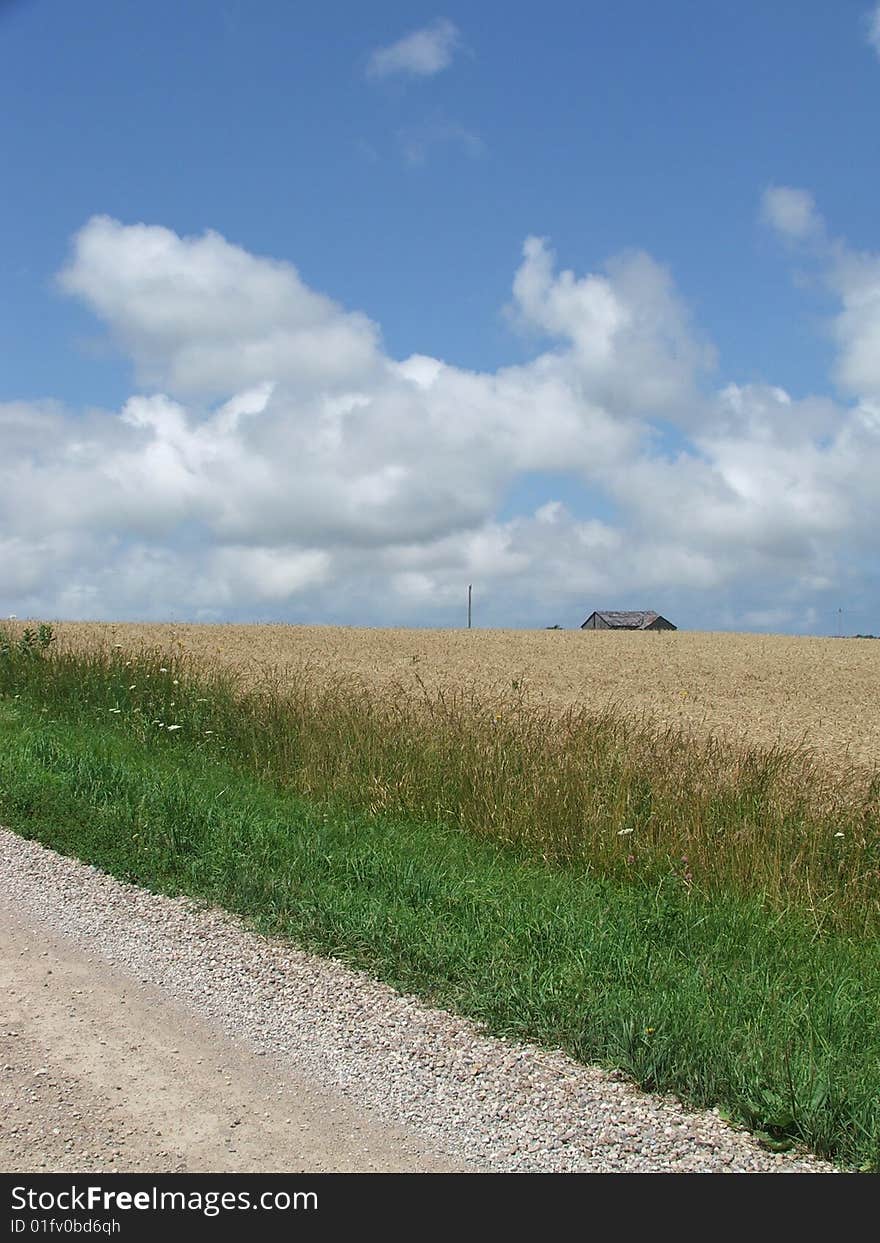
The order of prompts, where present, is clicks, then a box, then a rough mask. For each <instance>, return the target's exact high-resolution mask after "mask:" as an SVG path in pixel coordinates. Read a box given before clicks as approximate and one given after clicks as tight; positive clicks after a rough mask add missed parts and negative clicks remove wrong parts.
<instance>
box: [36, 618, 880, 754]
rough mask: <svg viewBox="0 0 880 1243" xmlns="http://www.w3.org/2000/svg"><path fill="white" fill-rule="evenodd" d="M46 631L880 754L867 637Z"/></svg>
mask: <svg viewBox="0 0 880 1243" xmlns="http://www.w3.org/2000/svg"><path fill="white" fill-rule="evenodd" d="M56 634H57V636H58V640H59V644H60V646H61V647H68V646H69V647H76V648H81V647H97V648H104V649H106V648H109V647H112V646H113V645H114V644H121V645H122V646H123V647H124V648H125V649H127V650H129V649H130V650H133V651H136V650H139V649H141V648H144V647H147V648H159V649H161V650H163V651H168V652H169V653H174V654H175V655H178V656H185V657H189V658H191V659H193V660H195V661H196V662H197V663H198V664H199V665H201V666H203V667H214V668H222V669H226V670H231V671H234V672H235V673H236V674H237V675H239V676H240V677H241V678H242V679H243V681H244V682H245V683H247V684H251V685H252V684H256V683H259V682H260V681H262V680H264V679H266V680H269V681H271V682H272V683H273V684H275V685H282V686H283V684H284V682H285V681H290V680H292V679H293V678H295V677H298V676H300V675H301V674H302V672H303V671H308V674H309V676H310V677H311V678H317V679H318V680H319V681H326V682H335V681H337V680H340V679H341V680H344V681H354V682H356V683H359V684H360V685H363V686H365V687H367V688H369V689H370V690H372V691H374V692H375V693H376V694H377V695H382V696H385V695H395V696H396V695H401V694H404V695H411V696H414V697H418V696H421V695H424V694H425V693H426V692H427V693H429V694H435V693H436V692H438V691H440V690H443V691H450V690H452V689H465V690H468V691H473V692H475V693H476V694H477V695H478V696H479V697H480V698H482V699H488V700H490V701H496V700H497V701H501V700H510V699H511V698H514V699H519V698H522V699H524V700H525V701H526V702H527V703H534V704H539V705H542V706H544V707H551V708H554V709H555V708H558V709H560V710H564V709H565V708H567V707H569V706H572V705H586V706H587V707H591V708H603V707H606V706H608V705H609V704H611V705H614V706H615V707H617V708H618V709H619V710H622V711H623V712H625V713H627V714H631V715H635V716H639V717H642V718H643V719H646V720H648V721H650V722H651V723H653V724H655V725H658V726H669V725H671V726H677V727H684V728H685V729H690V730H695V731H696V732H698V733H699V734H701V735H705V734H712V735H715V736H717V737H719V738H729V739H731V740H738V741H744V742H747V743H750V744H757V745H761V746H763V745H773V744H777V743H780V744H782V745H785V746H792V745H801V746H805V747H807V748H808V749H810V750H811V751H813V752H814V753H815V754H816V756H817V758H818V757H822V758H824V759H827V760H831V761H833V762H834V764H835V766H837V765H841V764H842V765H850V764H852V765H856V766H858V767H860V768H861V767H869V768H874V767H877V766H880V694H878V691H880V642H872V641H870V640H859V639H834V638H812V637H810V638H804V637H793V636H784V635H761V634H734V633H710V632H698V631H677V632H669V633H659V634H644V633H638V632H621V633H614V632H609V631H593V632H586V631H579V630H573V631H521V630H516V631H515V630H471V631H467V630H415V629H413V630H404V629H358V628H350V627H336V626H287V625H195V624H172V623H169V624H140V623H109V622H108V623H90V622H89V623H87V622H61V623H56Z"/></svg>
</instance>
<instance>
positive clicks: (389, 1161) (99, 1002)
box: [0, 895, 463, 1173]
mask: <svg viewBox="0 0 880 1243" xmlns="http://www.w3.org/2000/svg"><path fill="white" fill-rule="evenodd" d="M0 998H2V1001H0V1007H2V1009H0V1169H2V1170H4V1171H7V1172H17V1171H39V1170H57V1171H68V1170H69V1171H74V1170H75V1171H87V1170H101V1171H107V1170H114V1169H118V1170H142V1171H149V1172H151V1173H156V1172H163V1171H217V1172H219V1171H223V1172H226V1171H244V1170H256V1171H285V1172H288V1171H289V1172H299V1171H308V1172H311V1173H319V1172H323V1171H341V1170H356V1171H373V1170H375V1171H380V1170H401V1171H406V1170H444V1169H445V1170H450V1169H461V1168H463V1167H462V1166H461V1164H460V1162H459V1163H458V1164H456V1163H455V1162H454V1161H453V1160H452V1159H449V1158H444V1157H443V1155H442V1154H437V1153H432V1152H430V1151H428V1150H427V1148H426V1146H425V1141H424V1140H420V1139H417V1138H414V1137H412V1136H410V1135H408V1134H406V1133H405V1132H403V1131H397V1130H395V1129H394V1128H392V1127H389V1126H386V1125H384V1124H380V1123H378V1122H377V1121H376V1120H373V1119H369V1118H365V1117H364V1116H363V1115H362V1114H361V1113H359V1112H358V1111H357V1110H356V1109H355V1108H354V1107H353V1105H352V1104H351V1103H350V1102H346V1101H344V1100H342V1099H341V1098H336V1097H334V1096H332V1095H329V1094H328V1093H326V1092H324V1091H321V1090H319V1089H317V1088H316V1087H315V1086H314V1085H313V1084H310V1083H308V1082H305V1081H302V1080H298V1079H296V1078H294V1077H293V1076H291V1075H290V1074H282V1073H281V1072H279V1071H278V1070H276V1069H275V1068H273V1067H272V1066H270V1065H269V1064H268V1063H267V1061H266V1059H265V1058H264V1057H260V1056H259V1055H258V1054H257V1053H255V1052H252V1051H250V1050H249V1049H247V1048H246V1047H245V1046H243V1045H240V1044H238V1043H235V1042H233V1041H231V1040H230V1039H229V1038H228V1037H226V1036H225V1035H224V1034H223V1033H222V1032H220V1031H219V1030H218V1029H217V1027H216V1025H215V1024H212V1023H210V1022H206V1021H204V1020H202V1019H200V1017H199V1016H198V1015H196V1014H194V1013H190V1012H188V1011H186V1010H185V1009H183V1008H182V1007H179V1006H177V1005H175V1004H174V1003H172V1002H170V1001H169V999H168V997H167V996H166V995H164V994H163V993H162V992H161V991H160V990H159V989H157V988H155V987H152V986H150V985H148V984H144V983H142V982H140V981H138V980H137V979H136V978H135V977H133V976H132V975H130V974H128V973H126V972H125V971H124V970H122V969H120V967H119V965H118V964H115V965H113V966H111V965H110V964H108V963H107V962H105V961H103V960H102V958H101V957H100V955H99V954H98V952H97V951H95V952H93V953H87V952H83V950H82V949H81V948H79V947H78V946H77V945H75V944H73V943H72V942H70V941H67V940H65V939H61V938H58V937H54V936H52V935H50V934H48V933H47V932H46V931H45V930H44V929H41V928H39V927H38V926H37V925H36V924H35V923H34V922H33V921H31V920H29V918H28V916H27V914H26V912H24V911H23V910H22V909H21V907H19V906H15V905H12V904H10V903H8V902H5V901H4V900H3V897H2V895H0Z"/></svg>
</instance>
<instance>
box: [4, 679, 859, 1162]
mask: <svg viewBox="0 0 880 1243" xmlns="http://www.w3.org/2000/svg"><path fill="white" fill-rule="evenodd" d="M34 663H35V664H36V663H38V662H36V661H35V662H34ZM105 673H106V670H105ZM41 676H42V675H41ZM172 681H174V679H172ZM132 684H134V680H132ZM25 685H26V680H21V677H20V680H19V686H20V687H24V686H25ZM30 685H31V692H32V693H31V695H30V698H28V694H27V693H26V692H23V691H21V690H19V691H18V692H16V693H17V694H20V695H21V696H22V697H21V698H19V699H18V700H15V699H10V698H6V699H4V700H3V701H0V821H2V822H3V823H5V824H6V825H8V826H9V827H11V828H13V829H15V830H16V831H17V832H19V833H21V834H22V835H24V836H28V837H33V838H36V839H38V840H40V841H42V842H44V843H45V844H46V845H49V846H52V847H53V848H55V849H57V850H60V851H62V852H64V853H67V854H70V855H74V856H77V857H79V858H82V859H85V860H87V861H88V862H90V863H93V864H95V865H97V866H99V867H101V868H103V869H105V870H107V871H108V872H110V873H112V874H114V875H116V876H119V877H121V878H123V879H126V880H132V881H136V882H137V883H139V884H142V885H145V886H147V887H149V888H153V889H156V890H159V891H163V892H167V893H185V894H189V895H192V896H196V897H200V898H204V899H207V900H208V901H210V902H214V903H217V904H220V905H222V906H224V907H226V908H227V909H229V910H232V911H235V912H238V913H239V914H241V915H244V916H246V917H247V918H249V919H250V920H252V921H253V923H254V924H255V926H256V927H258V928H259V929H260V930H262V931H264V932H269V933H273V934H277V935H282V936H287V937H290V938H292V939H293V940H295V941H296V942H297V943H298V944H300V945H303V946H305V947H307V948H310V949H314V950H317V951H320V952H323V953H330V954H332V955H334V956H337V957H339V958H342V959H344V960H345V961H348V962H350V963H352V964H354V965H357V966H361V967H364V968H366V969H368V970H370V971H371V972H373V973H374V974H376V975H377V976H379V977H380V978H382V979H384V980H387V981H388V982H390V983H392V984H394V985H396V986H398V987H401V988H404V989H407V990H410V991H413V992H416V993H419V994H421V995H422V996H424V997H426V998H428V999H429V1000H431V1001H432V1002H434V1003H436V1004H439V1005H442V1006H446V1007H450V1008H453V1009H456V1010H458V1011H459V1012H461V1013H463V1014H467V1015H470V1016H472V1017H473V1018H475V1019H477V1020H479V1021H482V1022H484V1023H485V1024H486V1025H487V1026H488V1028H489V1029H490V1030H492V1031H494V1032H497V1033H501V1034H504V1035H508V1036H514V1037H520V1038H527V1039H530V1040H534V1041H537V1042H539V1043H541V1044H545V1045H549V1046H560V1047H562V1048H564V1049H566V1050H568V1051H569V1052H570V1053H572V1054H573V1055H574V1056H575V1057H577V1058H580V1059H581V1060H583V1061H586V1062H599V1063H602V1064H605V1065H608V1066H617V1067H620V1068H622V1069H624V1070H625V1071H626V1072H628V1073H629V1074H630V1075H632V1077H633V1078H634V1079H635V1080H636V1081H637V1082H638V1083H640V1084H642V1085H643V1086H644V1087H646V1088H656V1089H663V1090H671V1091H674V1092H676V1093H677V1094H678V1095H679V1096H680V1097H682V1098H683V1099H684V1100H686V1101H689V1102H692V1103H694V1104H696V1105H716V1104H720V1105H721V1106H723V1107H724V1108H725V1109H726V1110H727V1111H728V1112H729V1113H730V1114H731V1116H732V1117H734V1118H736V1119H740V1120H742V1121H744V1122H746V1123H747V1124H748V1125H750V1126H751V1127H752V1128H753V1129H756V1130H758V1131H760V1132H763V1133H765V1135H766V1136H767V1137H768V1138H769V1140H770V1142H774V1141H775V1142H779V1143H783V1144H784V1143H785V1142H787V1141H790V1140H796V1141H799V1142H802V1143H804V1144H806V1145H807V1146H808V1147H810V1148H812V1149H813V1150H814V1151H816V1152H819V1153H821V1154H823V1155H826V1156H829V1157H832V1158H834V1159H835V1160H837V1161H838V1162H840V1163H842V1164H844V1165H847V1166H853V1167H858V1168H863V1169H878V1168H880V1033H878V1024H877V1014H878V1013H880V945H878V943H877V941H876V939H871V938H868V937H853V936H845V935H841V934H839V933H833V932H830V931H828V930H827V929H826V930H825V931H824V932H823V933H821V934H819V933H817V930H816V926H815V922H814V921H812V920H811V918H810V917H809V914H808V913H805V912H800V911H796V910H790V911H788V912H780V911H778V910H774V909H773V906H772V904H768V903H767V902H766V901H765V900H764V899H763V898H762V897H761V896H760V895H759V894H752V895H750V894H748V893H746V892H734V891H731V892H726V893H725V892H721V891H718V890H717V889H716V890H713V891H712V892H708V891H704V890H703V889H702V888H701V887H700V885H699V884H698V883H697V882H696V881H695V880H694V879H693V878H690V879H687V880H686V879H685V878H683V877H682V876H681V875H680V874H678V873H674V872H668V873H667V874H665V875H660V876H659V878H658V877H656V876H654V877H652V879H651V881H650V883H648V882H647V881H646V880H645V878H644V877H642V878H641V879H638V878H634V877H630V878H628V879H626V878H621V877H619V876H613V875H606V876H600V875H598V874H597V872H596V869H595V868H592V867H589V866H587V865H586V864H585V863H584V862H583V861H582V860H581V861H578V860H577V859H574V860H569V861H567V862H566V861H559V860H553V861H550V860H547V859H541V858H540V857H539V854H538V853H536V851H535V850H534V849H533V848H532V844H530V843H528V842H524V841H520V842H513V843H504V842H501V841H499V840H496V839H493V838H492V837H490V836H486V835H483V836H479V835H475V834H470V833H464V832H462V831H461V829H460V828H458V827H454V826H450V825H448V824H444V823H442V822H441V821H440V820H438V819H437V818H436V817H431V818H424V819H419V818H417V817H405V818H404V817H400V816H396V815H394V814H391V813H389V812H388V811H387V810H385V809H378V810H377V811H376V812H373V813H370V812H369V811H368V810H356V811H351V810H346V809H345V808H344V807H342V806H341V805H340V804H339V802H338V800H337V801H336V802H333V801H329V802H323V803H320V802H317V801H315V800H313V799H304V798H302V797H300V796H297V795H295V794H293V793H291V792H290V791H289V790H288V789H284V788H281V787H280V786H279V784H278V783H277V782H275V781H267V780H265V779H261V778H260V777H259V776H257V775H255V774H254V773H253V772H248V771H246V770H245V767H244V766H243V765H242V763H241V762H236V763H231V762H230V759H229V758H228V757H226V758H224V756H223V755H222V754H220V753H216V754H214V755H213V756H212V755H211V754H210V752H208V751H206V749H205V748H204V747H203V746H202V743H201V742H200V743H198V744H197V743H196V742H195V741H194V738H195V736H196V735H195V731H194V729H192V724H193V722H192V720H189V721H188V724H189V725H190V733H191V735H192V738H191V739H190V740H189V741H185V740H183V739H181V744H182V745H180V746H177V745H176V735H172V739H168V737H167V734H166V735H165V736H164V737H163V739H162V741H161V743H160V744H158V745H157V744H155V742H154V741H152V738H153V735H148V734H146V733H144V734H142V733H141V732H140V731H139V729H135V728H122V727H120V726H118V725H114V724H113V720H114V718H115V716H116V715H123V711H122V709H119V712H118V714H117V713H114V714H113V716H105V718H104V722H99V723H97V724H96V723H95V721H94V717H95V715H96V714H95V712H94V707H95V705H94V703H93V704H92V705H91V716H92V718H93V719H92V721H89V720H88V719H87V716H86V714H84V713H82V712H81V711H80V710H79V709H77V710H76V711H74V710H73V709H71V710H70V711H69V712H68V713H67V714H65V713H64V712H63V711H62V707H63V705H62V703H61V697H59V696H56V698H55V700H54V706H53V710H52V711H50V710H49V709H48V708H47V706H46V704H45V703H43V704H42V706H40V703H39V694H38V693H37V691H38V690H39V683H38V679H35V680H32V682H31V683H30ZM179 685H180V684H179V680H178V687H177V688H174V689H173V690H172V691H171V693H172V694H174V695H176V696H177V699H176V700H175V703H174V705H173V706H174V708H175V709H176V708H177V704H178V702H183V701H184V700H185V694H184V693H183V692H180V689H179ZM35 688H36V689H35ZM202 689H204V688H202ZM82 697H83V692H82V687H81V699H82ZM192 699H193V700H196V699H198V700H201V701H204V702H202V703H201V704H200V705H196V703H195V702H193V703H189V704H188V707H187V711H191V712H192V713H195V712H197V711H198V710H201V709H204V710H205V712H206V713H208V714H210V711H211V709H212V707H214V708H216V704H214V705H212V703H211V701H210V696H205V695H194V696H192ZM170 706H171V704H170V700H169V701H168V704H166V708H170ZM202 724H203V725H204V722H202ZM166 728H167V727H166ZM180 732H181V733H183V730H181V731H180ZM204 732H205V731H204V728H203V729H202V730H201V731H200V733H199V735H198V736H199V737H200V738H201V739H204ZM235 755H236V756H237V758H238V761H241V753H240V752H235Z"/></svg>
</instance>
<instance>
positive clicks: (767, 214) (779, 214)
mask: <svg viewBox="0 0 880 1243" xmlns="http://www.w3.org/2000/svg"><path fill="white" fill-rule="evenodd" d="M761 218H762V220H763V221H764V223H765V224H768V225H770V227H771V228H773V229H775V230H776V232H777V233H778V234H780V236H782V237H784V238H786V239H787V240H788V241H793V242H806V241H810V240H814V239H818V238H821V237H822V234H823V232H824V224H823V221H822V217H821V216H820V215H819V213H818V212H817V210H816V204H815V202H814V200H813V196H812V194H810V192H809V191H808V190H801V189H797V188H796V187H794V186H769V187H768V188H767V189H766V190H765V191H764V194H763V197H762V199H761Z"/></svg>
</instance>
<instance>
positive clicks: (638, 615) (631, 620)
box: [588, 609, 660, 630]
mask: <svg viewBox="0 0 880 1243" xmlns="http://www.w3.org/2000/svg"><path fill="white" fill-rule="evenodd" d="M591 616H592V614H591ZM596 616H597V617H601V618H602V620H603V621H604V622H605V624H606V625H608V626H612V627H614V626H619V627H621V628H626V629H627V630H645V629H646V628H647V627H648V626H650V624H651V622H655V621H656V620H657V618H658V617H659V616H660V614H659V613H654V612H653V611H652V610H650V609H642V610H636V611H632V610H630V611H625V610H621V609H602V610H598V609H597V610H596ZM588 620H589V619H588Z"/></svg>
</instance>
